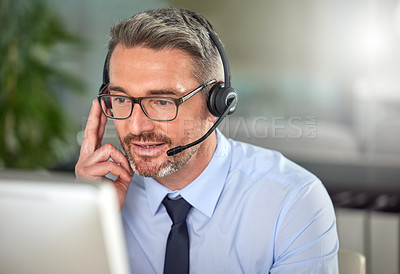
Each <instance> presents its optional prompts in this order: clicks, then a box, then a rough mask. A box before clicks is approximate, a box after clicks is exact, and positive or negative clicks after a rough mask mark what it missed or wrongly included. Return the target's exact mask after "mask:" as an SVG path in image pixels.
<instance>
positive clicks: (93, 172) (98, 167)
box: [79, 161, 132, 183]
mask: <svg viewBox="0 0 400 274" xmlns="http://www.w3.org/2000/svg"><path fill="white" fill-rule="evenodd" d="M109 173H111V174H112V175H115V176H118V179H119V180H120V181H122V182H125V183H129V182H130V181H131V180H132V176H131V174H129V172H128V171H127V170H126V169H125V168H123V167H121V166H120V165H118V164H116V163H114V162H112V161H107V162H101V163H97V164H95V165H91V166H86V167H83V168H81V169H80V171H79V177H80V178H83V179H89V180H93V179H100V178H103V177H104V176H106V175H107V174H109Z"/></svg>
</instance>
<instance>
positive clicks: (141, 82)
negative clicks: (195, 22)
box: [109, 44, 197, 93]
mask: <svg viewBox="0 0 400 274" xmlns="http://www.w3.org/2000/svg"><path fill="white" fill-rule="evenodd" d="M109 74H110V86H121V87H123V88H124V89H126V90H129V93H132V92H135V93H137V91H138V90H139V89H140V90H141V91H146V90H152V89H160V88H168V89H176V90H177V91H182V92H184V91H186V90H187V89H190V88H191V87H193V86H196V84H197V81H196V79H195V78H194V76H193V75H194V73H193V61H192V58H191V57H190V56H189V55H188V54H187V53H186V52H184V51H182V50H178V49H162V50H153V49H149V48H144V47H134V48H127V47H125V46H123V45H121V44H119V45H117V46H116V48H115V49H114V51H113V53H112V55H111V59H110V70H109Z"/></svg>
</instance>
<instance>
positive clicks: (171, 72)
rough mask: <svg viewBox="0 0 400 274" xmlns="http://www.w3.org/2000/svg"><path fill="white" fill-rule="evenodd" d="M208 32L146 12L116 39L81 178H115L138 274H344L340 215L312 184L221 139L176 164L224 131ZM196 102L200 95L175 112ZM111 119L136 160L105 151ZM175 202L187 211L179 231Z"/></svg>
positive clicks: (273, 156) (176, 12) (183, 18)
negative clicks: (212, 95)
mask: <svg viewBox="0 0 400 274" xmlns="http://www.w3.org/2000/svg"><path fill="white" fill-rule="evenodd" d="M210 32H213V33H214V29H213V27H212V26H211V24H210V23H209V22H208V21H207V20H206V19H205V18H203V17H202V16H199V15H197V14H195V13H193V12H191V11H187V10H183V9H178V8H167V9H159V10H151V11H145V12H142V13H139V14H136V15H135V16H133V17H132V18H129V19H127V20H125V21H122V22H121V23H119V24H117V25H116V26H115V27H113V28H112V30H111V40H110V43H109V54H108V59H109V60H108V62H107V63H106V68H107V70H106V78H109V79H107V81H106V82H107V83H106V85H104V87H103V88H102V89H101V95H100V100H99V102H100V103H99V102H98V101H96V100H95V101H93V105H92V109H91V111H90V114H89V119H88V123H87V126H86V131H85V137H84V140H83V143H82V147H81V154H80V158H79V160H78V163H77V165H76V168H75V172H76V175H77V177H79V178H83V179H92V180H99V179H100V180H101V179H105V176H106V175H107V174H109V173H111V174H113V175H114V176H115V177H114V180H112V182H113V183H114V185H115V187H116V189H117V193H118V198H119V202H120V206H121V208H122V218H123V223H124V228H125V237H126V241H127V246H128V253H129V260H130V264H131V270H132V273H141V274H142V273H162V272H163V271H164V273H181V272H179V271H180V270H182V269H184V270H183V272H184V273H187V272H188V268H189V269H190V273H337V271H338V270H337V255H336V254H337V250H338V239H337V233H336V224H335V215H334V211H333V207H332V204H331V201H330V198H329V196H328V195H327V192H326V190H325V189H324V187H323V186H322V184H321V182H320V181H319V180H318V179H317V178H316V177H315V176H314V175H312V174H311V173H309V172H307V171H306V170H304V169H302V168H301V167H299V166H297V165H296V164H294V163H293V162H291V161H289V160H287V159H286V158H284V157H283V156H282V155H281V154H279V153H277V152H274V151H270V150H267V149H262V148H258V147H255V146H252V145H249V144H244V143H240V142H235V141H233V140H228V139H226V138H225V137H224V136H223V135H222V134H221V133H220V132H219V131H214V132H213V133H212V134H211V135H210V136H209V137H208V138H206V139H205V140H204V141H203V142H201V143H200V144H198V145H195V146H193V147H191V148H188V149H186V150H184V151H182V152H180V153H178V154H175V155H173V156H167V154H166V152H167V151H168V150H169V149H171V148H174V147H176V146H180V145H185V144H188V143H191V142H193V141H195V140H197V139H199V138H200V137H201V136H202V135H204V134H205V133H206V132H207V130H208V129H209V128H211V127H212V125H213V123H214V122H215V120H216V117H215V116H213V115H212V114H211V113H210V111H209V109H208V107H207V98H208V92H209V91H210V88H211V87H212V86H214V85H216V84H218V82H221V81H224V79H223V77H224V73H223V66H222V63H221V57H220V54H219V52H218V50H217V49H216V47H215V43H213V41H212V40H211V39H210V35H209V33H210ZM216 82H217V83H216ZM187 94H191V95H193V94H194V95H193V96H192V97H191V98H190V99H187V100H186V101H184V103H180V104H177V103H176V102H177V101H178V100H176V99H179V98H182V97H184V96H186V95H187ZM149 97H150V98H149ZM132 98H134V99H132ZM138 98H141V99H138ZM170 98H172V99H170ZM171 109H172V111H171ZM159 110H160V111H161V112H158V111H159ZM103 112H104V114H103ZM160 113H163V114H160ZM105 114H106V115H107V116H108V117H110V118H113V121H114V124H115V127H116V129H117V132H118V135H119V138H120V140H121V144H122V146H123V148H124V151H125V153H126V156H125V155H124V154H123V153H122V152H121V151H119V150H118V149H117V148H115V147H113V146H112V145H110V144H105V145H103V146H101V140H102V136H103V133H104V129H105V123H106V120H107V116H105ZM110 158H111V159H112V160H109V159H110ZM108 180H110V179H108ZM170 201H175V202H176V201H183V203H184V204H185V206H186V204H187V205H188V207H187V209H184V211H186V212H185V214H187V216H186V215H185V217H183V221H181V222H180V223H179V225H175V220H174V217H173V213H171V211H173V210H172V209H170V208H169V203H170ZM167 208H168V209H167ZM187 212H188V213H187ZM170 216H171V217H170ZM185 218H186V221H185ZM172 223H174V225H173V226H172V227H171V224H172ZM176 226H179V228H180V229H182V231H183V232H182V231H180V232H177V233H178V234H179V237H182V238H179V237H178V236H176V237H178V238H179V239H180V240H178V241H177V242H179V244H181V245H179V244H178V245H175V244H176V242H175V238H174V237H175V236H173V235H172V234H174V232H173V231H174V229H176ZM181 232H182V234H180V233H181ZM171 235H172V236H171ZM187 237H188V239H187ZM170 238H174V239H170ZM181 239H184V240H181ZM177 246H179V247H177ZM186 247H187V248H188V251H186V250H185V249H186ZM174 260H175V261H174ZM186 260H187V262H186ZM171 262H173V263H171ZM171 265H172V266H171ZM181 265H183V266H181ZM170 267H172V268H174V267H176V269H175V270H169V268H170ZM178 268H179V269H178ZM169 271H170V272H169Z"/></svg>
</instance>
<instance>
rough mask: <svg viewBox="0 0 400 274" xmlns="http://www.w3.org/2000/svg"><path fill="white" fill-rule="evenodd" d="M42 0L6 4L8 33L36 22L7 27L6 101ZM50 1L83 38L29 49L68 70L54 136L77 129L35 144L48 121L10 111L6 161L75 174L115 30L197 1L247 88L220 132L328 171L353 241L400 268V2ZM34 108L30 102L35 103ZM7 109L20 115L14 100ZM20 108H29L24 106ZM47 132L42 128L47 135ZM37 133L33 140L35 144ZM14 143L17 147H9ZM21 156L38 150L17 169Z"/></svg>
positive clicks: (325, 177)
mask: <svg viewBox="0 0 400 274" xmlns="http://www.w3.org/2000/svg"><path fill="white" fill-rule="evenodd" d="M7 2H8V4H7ZM12 2H20V3H19V4H18V5H19V7H20V9H14V8H13V9H12V8H10V6H12V4H10V3H12ZM34 2H36V0H31V1H28V0H26V1H11V0H1V2H0V4H1V6H0V8H1V9H2V10H0V13H1V14H2V16H1V17H0V29H1V28H2V26H1V25H3V28H5V27H6V26H7V21H6V20H12V18H14V17H15V18H16V16H11V15H12V12H19V13H20V15H21V16H20V18H32V20H33V21H32V22H25V24H20V26H23V28H22V27H21V28H22V29H19V31H18V32H16V33H14V34H10V35H9V36H7V35H2V36H3V37H2V38H1V39H2V40H1V43H2V44H1V46H2V48H1V50H2V53H3V56H1V57H0V58H1V59H2V62H3V66H2V68H1V71H0V76H1V78H0V82H2V83H1V84H0V86H1V88H2V90H1V91H0V105H1V104H2V101H3V103H4V102H6V100H10V99H9V98H10V92H9V91H7V88H9V87H10V84H9V83H10V82H9V81H7V83H8V84H7V85H6V84H5V83H6V81H5V77H6V76H7V75H8V72H7V69H9V68H10V67H11V66H9V67H7V66H6V65H4V60H8V63H7V64H9V63H10V62H11V61H12V60H14V59H13V58H11V57H12V56H14V55H15V52H14V53H13V51H12V50H10V49H12V48H13V47H12V46H11V45H13V43H15V41H18V39H16V40H15V39H14V40H13V35H16V36H18V37H20V40H21V39H22V40H23V39H24V38H23V37H25V36H24V35H23V34H26V33H28V34H29V33H33V31H34V30H32V29H31V28H30V27H32V26H36V25H40V22H42V21H43V20H44V19H42V18H43V17H42V16H41V15H40V14H39V15H38V16H36V17H35V16H31V17H29V16H26V14H24V13H28V14H29V12H30V11H29V9H30V7H31V6H32V5H33V4H32V3H34ZM44 3H45V5H46V7H47V8H48V12H49V13H50V14H53V15H54V16H55V17H56V18H57V19H56V20H59V21H60V25H61V26H62V28H61V27H60V28H61V29H64V30H65V31H66V33H68V34H69V35H70V36H71V37H70V36H68V35H67V39H62V37H61V38H60V37H59V38H60V39H59V40H60V42H57V41H56V42H55V43H54V45H53V46H51V47H49V46H48V43H47V44H46V41H47V40H46V39H45V38H44V40H45V42H44V45H47V46H41V47H36V46H35V41H36V40H35V39H32V40H33V42H32V43H31V44H28V46H27V48H25V49H24V48H23V50H24V51H25V50H26V52H31V51H32V52H34V56H36V57H38V58H42V59H43V60H44V62H45V63H46V64H49V65H51V67H54V68H58V69H61V70H62V71H63V72H65V73H66V76H65V77H64V78H62V77H61V78H62V79H61V80H60V81H55V82H54V81H53V82H51V81H50V84H49V85H48V87H49V89H50V93H52V96H54V98H55V101H56V102H54V104H55V106H56V105H57V104H58V103H59V106H60V107H59V108H58V110H61V112H62V113H64V115H65V116H66V117H67V118H66V119H65V120H62V119H64V118H57V117H58V116H57V115H55V114H54V115H51V113H52V112H49V113H50V114H47V115H45V116H44V117H45V118H46V119H47V120H49V121H52V122H53V125H50V130H49V131H50V132H51V126H54V127H55V130H54V132H61V133H63V131H62V129H60V128H57V124H58V127H59V124H60V123H62V125H63V126H64V125H65V127H66V128H67V129H68V130H67V131H66V132H64V133H65V134H64V135H63V136H61V137H64V140H63V139H62V138H60V136H58V135H57V134H54V136H53V137H54V138H53V139H49V140H46V142H47V143H49V144H50V145H49V146H48V147H45V151H35V150H34V149H24V146H22V145H21V146H19V145H18V144H19V143H18V142H19V141H20V140H21V138H20V137H16V135H18V134H20V135H22V136H23V135H24V130H25V132H27V134H28V136H30V135H29V134H32V132H33V133H34V132H35V128H36V129H37V127H33V128H30V127H29V125H28V126H27V125H25V126H22V129H21V128H19V129H15V128H13V125H16V124H17V123H11V122H10V119H11V120H12V119H14V120H16V121H18V119H17V118H18V115H16V114H15V115H14V116H13V115H11V114H10V113H8V112H7V113H6V111H5V108H4V107H3V110H1V109H0V115H1V116H0V117H1V119H2V120H1V121H0V126H1V127H2V128H0V130H1V132H2V135H3V139H1V140H2V142H3V144H0V145H2V150H0V152H1V153H2V155H0V168H3V169H4V168H8V167H11V168H17V169H18V168H25V169H26V168H28V169H29V168H31V169H41V170H62V171H66V172H73V168H74V164H75V161H76V160H77V157H78V153H79V144H80V142H81V140H82V134H83V130H84V127H85V123H86V119H87V116H88V113H89V110H90V106H91V101H92V99H94V98H95V97H96V94H97V91H98V88H99V86H100V84H101V80H102V69H103V62H104V58H105V55H106V52H107V50H106V49H107V41H108V30H109V28H110V26H111V25H113V24H114V23H116V22H117V21H119V20H120V19H124V18H127V17H129V16H131V15H132V14H134V13H136V12H138V11H142V10H145V9H149V8H159V7H167V6H180V7H184V8H189V9H192V10H195V11H197V12H199V13H201V14H203V15H205V16H206V17H207V18H208V19H210V21H211V22H213V24H214V25H215V27H216V29H217V31H218V32H219V35H220V37H221V39H222V41H223V42H224V44H225V48H226V51H227V54H228V56H229V60H230V63H231V69H232V77H233V86H234V87H235V88H236V90H237V91H238V92H239V95H240V102H239V107H238V110H237V112H236V113H235V114H234V115H233V116H232V117H229V118H228V119H226V121H225V122H224V123H223V124H222V125H221V127H220V129H221V130H222V131H223V132H224V133H225V134H226V135H228V136H229V137H231V138H234V139H237V140H243V141H247V142H250V143H254V144H256V145H259V146H263V147H267V148H271V149H276V150H279V151H281V152H282V153H283V154H285V155H286V156H287V157H289V158H291V159H293V160H294V161H296V162H298V163H299V164H300V165H302V166H304V167H306V168H307V169H309V170H311V171H312V172H314V173H315V174H317V175H318V176H319V177H320V178H321V179H322V181H323V182H324V184H325V186H326V187H327V189H328V191H329V193H330V194H331V197H332V199H333V201H334V203H335V206H336V209H337V214H338V227H339V235H340V238H341V246H342V247H343V248H347V249H352V250H355V251H359V252H362V253H364V254H366V256H367V265H368V273H399V271H400V267H399V256H400V253H399V250H400V247H399V243H400V239H399V235H400V221H399V212H400V138H399V136H400V1H398V0H302V1H294V0H247V1H240V0H218V1H215V0H214V1H211V0H203V1H189V0H168V1H167V0H146V1H142V0H118V1H106V0H70V1H63V0H45V2H44ZM14 6H15V5H14ZM24 7H26V9H25V10H24ZM47 8H46V9H47ZM7 9H8V10H7ZM41 10H43V9H41ZM10 12H11V14H10ZM6 15H7V16H6ZM4 18H8V19H6V20H5V19H4ZM15 18H14V19H15ZM21 20H22V19H21ZM4 21H6V22H4ZM46 22H52V21H51V20H50V21H46ZM13 24H14V25H15V24H17V23H15V22H14V23H13ZM17 25H18V24H17ZM18 26H19V25H18ZM3 31H4V29H3V30H2V33H3ZM50 32H51V31H50ZM56 32H57V31H56ZM58 33H59V32H58ZM4 36H6V37H4ZM33 36H34V35H33ZM7 37H8V38H9V39H10V41H11V42H10V41H7V40H6V39H7ZM21 37H22V38H21ZM64 38H65V37H64ZM12 41H14V42H12ZM22 44H23V43H22ZM22 47H23V46H22ZM4 53H5V55H4ZM13 54H14V55H13ZM6 56H7V57H6ZM10 56H11V57H10ZM14 57H15V56H14ZM10 60H11V61H10ZM27 64H29V63H27ZM30 73H32V74H33V75H34V72H32V71H31V72H29V71H28V72H27V75H29V74H30ZM18 81H24V77H22V78H21V79H18ZM22 89H24V88H23V87H22ZM27 89H29V88H27ZM11 97H12V96H11ZM25 98H26V97H23V98H19V100H27V99H25ZM28 98H29V97H28ZM27 101H28V100H27ZM52 102H53V101H52ZM36 103H38V102H36ZM39 103H40V102H39ZM26 105H27V106H28V108H29V105H30V104H29V102H26ZM7 111H11V112H12V110H10V108H8V109H7ZM14 111H15V112H16V113H20V112H21V109H18V108H17V109H16V110H14ZM31 111H35V110H31ZM27 115H28V116H29V112H28V114H27ZM13 117H14V118H13ZM15 117H17V118H15ZM42 118H43V117H42ZM67 120H68V122H67ZM60 121H61V122H60ZM30 125H32V123H30ZM17 133H18V134H17ZM38 134H39V133H37V134H36V135H34V134H33V136H39V137H38V138H39V139H43V138H45V136H42V137H41V136H40V134H39V135H38ZM50 135H51V134H50V133H49V134H48V136H50ZM18 136H19V135H18ZM46 136H47V135H46ZM105 139H106V141H109V142H112V143H114V144H116V145H118V140H117V136H116V132H115V130H114V129H113V126H112V123H109V124H108V125H107V129H106V134H105ZM33 141H34V140H33ZM33 141H32V142H31V144H30V145H31V147H32V146H33V147H35V144H34V142H33ZM10 146H11V147H12V148H13V149H11V152H10V149H8V150H7V147H10ZM28 147H29V146H28ZM36 147H37V148H40V146H36ZM13 152H14V153H15V155H18V154H23V153H27V154H28V153H30V154H32V155H33V156H32V157H30V158H29V157H27V159H23V160H21V163H20V164H19V165H13V163H15V161H13V159H14V156H13V154H12V153H13ZM50 152H51V153H50ZM49 153H50V154H51V155H52V158H51V159H49V160H48V161H47V162H43V163H42V162H41V161H39V160H37V161H35V160H33V161H32V159H35V157H36V158H37V159H40V158H41V157H42V155H45V154H49ZM15 157H17V156H15ZM10 163H11V164H10Z"/></svg>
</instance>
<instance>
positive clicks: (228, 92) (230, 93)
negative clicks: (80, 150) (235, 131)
mask: <svg viewBox="0 0 400 274" xmlns="http://www.w3.org/2000/svg"><path fill="white" fill-rule="evenodd" d="M208 34H209V36H210V39H211V41H212V42H213V44H214V45H215V46H216V48H217V50H218V53H219V55H220V57H221V61H222V65H223V68H224V82H217V83H215V84H214V85H213V86H212V87H211V89H210V91H209V95H208V100H207V107H208V110H209V111H210V113H211V114H212V115H214V116H215V117H218V118H217V119H216V120H215V122H214V124H213V126H212V127H211V128H210V129H209V130H208V131H207V132H206V134H204V135H203V136H202V137H200V138H199V139H197V140H196V141H194V142H192V143H189V144H187V145H183V146H178V147H174V148H172V149H170V150H168V151H167V155H168V156H173V155H175V154H177V153H180V152H182V151H183V150H185V149H188V148H190V147H192V146H195V145H197V144H199V143H201V142H203V141H204V140H205V139H206V138H207V137H208V136H209V135H210V134H211V133H212V132H213V131H214V130H215V129H216V128H217V127H218V125H219V124H220V123H221V122H222V120H223V119H224V118H225V117H226V116H227V115H231V114H232V113H234V112H235V110H236V107H237V102H238V94H237V92H236V90H235V89H234V88H232V87H231V69H230V65H229V61H228V57H227V55H226V53H225V50H224V47H223V46H222V43H221V42H220V40H219V39H218V37H217V35H216V34H215V33H214V32H212V31H209V32H208ZM110 55H111V53H110V52H108V53H107V56H106V60H105V62H104V67H103V83H102V84H101V86H100V89H99V95H100V94H101V92H103V90H104V89H105V88H106V86H107V85H108V84H109V83H110V78H109V70H108V64H107V62H108V60H109V58H110V57H111V56H110ZM105 105H106V107H107V108H111V104H110V102H105Z"/></svg>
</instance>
